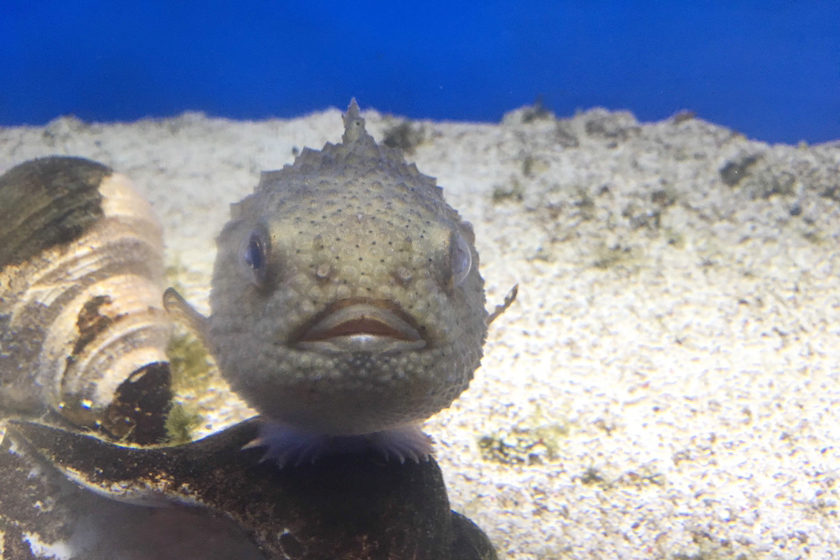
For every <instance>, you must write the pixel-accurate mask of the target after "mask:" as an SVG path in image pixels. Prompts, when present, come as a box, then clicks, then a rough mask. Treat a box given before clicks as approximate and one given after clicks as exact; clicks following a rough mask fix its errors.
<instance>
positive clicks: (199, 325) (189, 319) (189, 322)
mask: <svg viewBox="0 0 840 560" xmlns="http://www.w3.org/2000/svg"><path fill="white" fill-rule="evenodd" d="M163 306H164V308H166V311H167V313H169V315H170V316H171V317H172V320H174V321H175V322H176V323H178V324H180V325H183V326H185V327H186V328H187V329H189V330H190V331H191V332H192V333H193V334H195V335H196V336H197V337H198V338H199V339H200V340H201V342H202V343H203V344H204V346H205V347H207V348H210V345H209V341H210V339H209V337H208V331H209V320H208V319H207V317H205V316H204V315H202V314H201V313H199V312H198V311H196V310H195V308H194V307H193V306H192V305H190V304H189V302H188V301H187V300H185V299H184V298H183V296H181V294H179V293H178V292H177V291H176V290H175V288H166V291H165V292H164V293H163Z"/></svg>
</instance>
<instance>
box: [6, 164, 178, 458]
mask: <svg viewBox="0 0 840 560" xmlns="http://www.w3.org/2000/svg"><path fill="white" fill-rule="evenodd" d="M163 272H164V265H163V243H162V234H161V228H160V225H159V223H158V222H157V220H156V218H155V216H154V215H153V213H152V210H151V208H150V206H149V204H148V203H147V202H146V201H145V200H143V199H142V198H141V197H140V196H139V195H138V194H137V193H136V192H135V191H134V189H133V188H132V186H131V184H130V181H129V180H128V179H127V178H126V177H125V176H123V175H120V174H117V173H114V172H113V171H112V170H110V169H109V168H107V167H105V166H104V165H101V164H99V163H95V162H93V161H89V160H86V159H82V158H70V157H47V158H42V159H36V160H32V161H28V162H25V163H23V164H21V165H18V166H17V167H14V168H13V169H11V170H9V171H8V172H7V173H5V174H4V175H3V176H1V177H0V410H2V411H4V412H6V413H8V412H11V413H13V414H23V415H37V414H42V413H44V412H48V411H49V413H50V414H53V413H58V415H60V418H63V419H64V420H66V421H69V422H70V423H71V424H73V425H75V426H79V427H86V428H95V429H99V430H101V431H103V432H105V433H106V434H107V435H109V436H111V437H114V438H120V439H125V440H129V441H134V442H137V443H148V442H152V441H157V440H159V439H161V438H162V436H163V434H164V429H163V422H164V417H165V413H166V410H167V407H168V406H169V401H170V399H171V392H170V372H169V364H168V361H167V357H166V353H165V350H166V345H167V342H168V339H169V336H170V322H169V320H168V318H167V316H166V313H165V311H164V310H163V307H162V297H161V296H162V293H163V287H164V286H163V282H164V276H163Z"/></svg>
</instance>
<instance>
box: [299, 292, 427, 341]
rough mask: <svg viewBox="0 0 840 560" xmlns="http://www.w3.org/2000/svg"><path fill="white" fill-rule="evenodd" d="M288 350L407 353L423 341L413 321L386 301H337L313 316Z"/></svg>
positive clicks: (397, 307)
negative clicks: (292, 347) (292, 348)
mask: <svg viewBox="0 0 840 560" xmlns="http://www.w3.org/2000/svg"><path fill="white" fill-rule="evenodd" d="M291 343H292V346H294V347H295V348H299V349H301V350H314V351H317V352H328V353H336V352H368V353H372V354H382V353H386V352H389V353H390V352H407V351H412V350H420V349H421V348H424V347H425V346H426V340H425V339H424V338H423V336H422V335H421V334H420V330H419V329H418V327H417V325H416V323H415V321H414V320H413V319H412V318H411V317H410V316H409V315H408V314H407V313H405V311H403V310H402V309H401V308H400V307H399V306H398V305H396V304H394V303H392V302H388V301H372V300H341V301H337V302H335V303H333V304H331V305H329V306H328V307H327V308H326V309H324V310H323V311H321V312H320V313H318V314H317V315H315V317H314V318H313V319H312V320H311V321H309V322H307V323H306V324H305V325H304V326H303V327H302V328H301V329H299V330H298V332H297V333H295V335H293V336H292V337H291Z"/></svg>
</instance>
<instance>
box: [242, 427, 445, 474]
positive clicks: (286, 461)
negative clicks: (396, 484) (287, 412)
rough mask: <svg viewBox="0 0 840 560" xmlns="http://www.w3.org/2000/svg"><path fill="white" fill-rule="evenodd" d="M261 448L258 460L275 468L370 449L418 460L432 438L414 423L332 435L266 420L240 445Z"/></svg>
mask: <svg viewBox="0 0 840 560" xmlns="http://www.w3.org/2000/svg"><path fill="white" fill-rule="evenodd" d="M255 447H260V448H265V452H264V453H263V457H262V459H261V461H263V462H265V461H272V462H274V463H275V464H277V466H278V467H279V468H284V467H299V466H302V465H306V464H312V463H315V462H316V461H318V460H320V459H322V458H326V457H330V456H333V455H345V454H364V453H374V454H377V455H379V456H381V457H382V459H384V460H385V461H392V460H395V461H398V462H399V463H400V464H402V463H405V462H406V461H407V460H410V461H413V462H415V463H419V462H420V461H427V460H429V458H430V457H431V455H432V439H431V437H429V436H428V435H426V434H424V433H423V432H422V431H421V430H420V427H419V426H418V425H416V424H406V425H403V426H399V427H396V428H392V429H389V430H383V431H380V432H373V433H370V434H360V435H349V436H348V435H341V436H334V435H328V434H318V433H313V432H307V431H304V430H300V429H298V428H294V427H292V426H289V425H288V424H283V423H281V422H275V421H271V420H267V421H265V422H263V424H262V425H261V426H260V431H259V435H258V436H257V438H256V439H254V440H253V441H251V442H249V443H248V444H247V445H245V447H243V449H251V448H255Z"/></svg>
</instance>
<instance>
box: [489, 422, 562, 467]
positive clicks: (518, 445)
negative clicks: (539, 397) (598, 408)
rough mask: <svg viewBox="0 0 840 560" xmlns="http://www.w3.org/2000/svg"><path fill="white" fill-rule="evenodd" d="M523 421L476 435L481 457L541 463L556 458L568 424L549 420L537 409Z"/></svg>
mask: <svg viewBox="0 0 840 560" xmlns="http://www.w3.org/2000/svg"><path fill="white" fill-rule="evenodd" d="M523 424H525V425H519V426H511V427H505V428H501V429H499V430H497V431H496V432H494V433H492V434H487V435H483V436H481V437H479V439H478V447H479V450H480V452H481V457H482V459H484V460H485V461H489V462H494V463H501V464H504V465H541V464H544V463H550V462H553V461H556V460H558V459H559V456H560V448H561V445H562V442H563V441H564V440H565V439H566V438H567V437H568V436H569V432H570V427H571V424H570V423H569V422H568V421H565V420H563V421H561V422H558V421H557V420H556V419H555V420H554V421H549V420H548V419H547V418H546V417H545V416H544V415H543V413H542V411H540V410H537V411H536V412H535V413H534V414H532V415H531V416H529V417H528V418H526V419H525V421H524V422H523Z"/></svg>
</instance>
